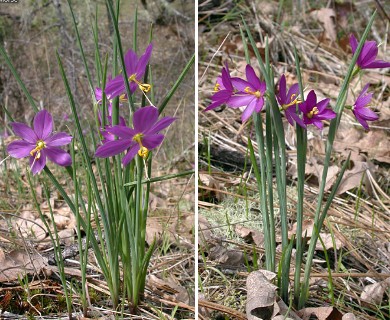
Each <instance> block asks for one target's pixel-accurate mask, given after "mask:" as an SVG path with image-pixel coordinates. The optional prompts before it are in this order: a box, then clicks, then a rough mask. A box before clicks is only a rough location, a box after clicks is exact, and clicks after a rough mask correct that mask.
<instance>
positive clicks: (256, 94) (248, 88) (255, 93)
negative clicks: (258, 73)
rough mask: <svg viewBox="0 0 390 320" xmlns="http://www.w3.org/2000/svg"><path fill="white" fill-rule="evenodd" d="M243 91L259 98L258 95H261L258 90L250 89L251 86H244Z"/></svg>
mask: <svg viewBox="0 0 390 320" xmlns="http://www.w3.org/2000/svg"><path fill="white" fill-rule="evenodd" d="M244 91H245V92H246V93H249V94H253V95H254V96H255V97H256V98H260V97H261V92H260V91H259V90H257V91H251V88H250V87H246V88H245V89H244Z"/></svg>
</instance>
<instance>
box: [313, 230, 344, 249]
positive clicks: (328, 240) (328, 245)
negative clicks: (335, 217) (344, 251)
mask: <svg viewBox="0 0 390 320" xmlns="http://www.w3.org/2000/svg"><path fill="white" fill-rule="evenodd" d="M320 237H321V239H322V241H323V242H324V245H325V249H326V250H329V249H334V247H333V239H332V235H331V234H330V233H322V232H321V233H320ZM334 242H335V245H336V250H340V249H341V247H342V246H343V244H342V242H341V241H340V240H339V239H338V238H336V236H335V239H334ZM309 243H310V241H309ZM316 250H318V251H324V247H323V246H322V244H321V241H319V240H318V241H317V244H316Z"/></svg>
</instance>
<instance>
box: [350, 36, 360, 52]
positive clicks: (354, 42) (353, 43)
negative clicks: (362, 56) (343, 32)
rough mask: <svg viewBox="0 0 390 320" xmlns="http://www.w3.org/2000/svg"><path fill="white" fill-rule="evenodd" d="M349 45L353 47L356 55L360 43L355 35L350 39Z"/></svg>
mask: <svg viewBox="0 0 390 320" xmlns="http://www.w3.org/2000/svg"><path fill="white" fill-rule="evenodd" d="M349 44H350V45H351V49H352V53H353V54H354V53H355V51H356V49H357V47H358V41H357V39H356V37H355V36H354V35H353V34H351V35H350V37H349Z"/></svg>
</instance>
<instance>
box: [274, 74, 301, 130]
mask: <svg viewBox="0 0 390 320" xmlns="http://www.w3.org/2000/svg"><path fill="white" fill-rule="evenodd" d="M276 99H277V100H278V103H279V105H280V108H281V109H282V110H284V114H285V116H286V118H287V120H288V122H289V123H290V124H291V125H292V126H294V121H295V122H296V123H298V124H299V125H300V126H301V127H302V128H306V125H305V124H304V122H303V120H302V119H301V118H300V117H299V115H298V114H297V111H296V106H297V103H301V101H300V100H299V85H298V83H295V84H293V85H292V86H291V87H290V89H289V90H288V92H287V86H286V76H285V75H284V74H283V75H282V77H281V78H280V82H279V94H278V95H277V96H276Z"/></svg>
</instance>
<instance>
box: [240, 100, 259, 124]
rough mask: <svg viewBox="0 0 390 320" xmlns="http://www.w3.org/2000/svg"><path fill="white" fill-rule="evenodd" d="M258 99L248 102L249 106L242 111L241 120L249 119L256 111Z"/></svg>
mask: <svg viewBox="0 0 390 320" xmlns="http://www.w3.org/2000/svg"><path fill="white" fill-rule="evenodd" d="M256 102H257V101H256V100H255V99H254V100H253V101H252V102H251V103H250V104H248V106H247V107H246V108H245V110H244V112H243V113H242V115H241V120H242V122H245V121H247V120H248V119H249V118H250V117H251V115H252V113H253V112H254V111H255V108H256Z"/></svg>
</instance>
